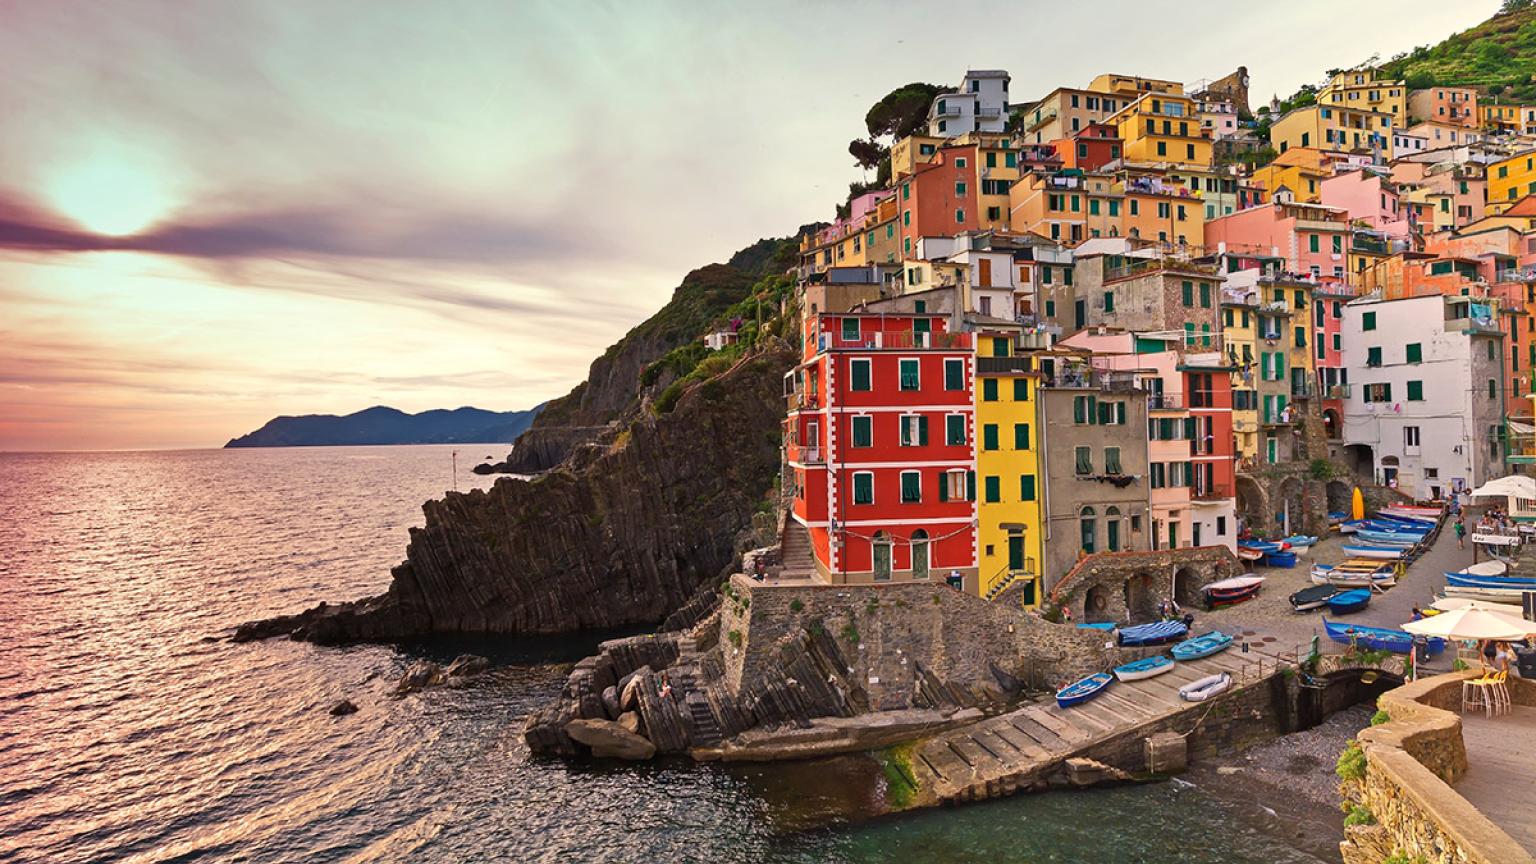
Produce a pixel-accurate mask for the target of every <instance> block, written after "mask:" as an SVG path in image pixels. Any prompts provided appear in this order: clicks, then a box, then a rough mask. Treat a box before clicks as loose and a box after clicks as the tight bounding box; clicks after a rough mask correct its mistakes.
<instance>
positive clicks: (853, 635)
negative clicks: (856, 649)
mask: <svg viewBox="0 0 1536 864" xmlns="http://www.w3.org/2000/svg"><path fill="white" fill-rule="evenodd" d="M842 637H843V641H845V642H852V643H853V644H855V645H857V644H859V628H858V627H856V626H854V623H853V622H852V621H849V622H848V623H847V624H844V625H843V632H842Z"/></svg>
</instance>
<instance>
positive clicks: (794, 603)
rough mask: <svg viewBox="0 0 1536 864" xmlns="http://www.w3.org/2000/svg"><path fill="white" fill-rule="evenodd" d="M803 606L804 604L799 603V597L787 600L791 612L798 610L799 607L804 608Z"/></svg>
mask: <svg viewBox="0 0 1536 864" xmlns="http://www.w3.org/2000/svg"><path fill="white" fill-rule="evenodd" d="M804 608H805V604H804V603H801V602H800V600H799V598H796V599H794V600H791V601H789V611H791V612H799V611H800V610H801V609H804Z"/></svg>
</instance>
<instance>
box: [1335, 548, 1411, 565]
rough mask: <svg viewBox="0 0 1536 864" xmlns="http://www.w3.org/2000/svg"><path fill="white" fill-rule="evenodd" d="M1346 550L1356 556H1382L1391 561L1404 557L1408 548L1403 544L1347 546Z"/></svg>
mask: <svg viewBox="0 0 1536 864" xmlns="http://www.w3.org/2000/svg"><path fill="white" fill-rule="evenodd" d="M1344 551H1345V552H1346V553H1348V554H1350V555H1352V556H1354V557H1356V558H1381V559H1383V560H1387V561H1391V560H1394V559H1397V558H1401V557H1403V555H1404V554H1406V553H1407V552H1408V549H1407V548H1406V547H1401V546H1345V547H1344Z"/></svg>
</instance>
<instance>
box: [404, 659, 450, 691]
mask: <svg viewBox="0 0 1536 864" xmlns="http://www.w3.org/2000/svg"><path fill="white" fill-rule="evenodd" d="M443 678H444V676H443V667H441V666H439V665H437V664H436V663H433V662H432V661H431V660H417V661H416V662H415V663H412V664H411V665H409V666H407V667H405V674H404V675H401V676H400V681H399V683H397V684H395V692H396V693H401V694H404V693H414V692H416V691H417V690H420V689H422V688H423V687H431V686H433V685H435V684H441V683H443Z"/></svg>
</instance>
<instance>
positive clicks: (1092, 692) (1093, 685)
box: [1056, 672, 1115, 708]
mask: <svg viewBox="0 0 1536 864" xmlns="http://www.w3.org/2000/svg"><path fill="white" fill-rule="evenodd" d="M1114 680H1115V676H1113V675H1111V674H1109V673H1108V672H1095V673H1094V674H1092V675H1089V676H1088V677H1087V678H1082V679H1079V680H1077V681H1073V682H1072V683H1071V684H1068V685H1067V686H1065V687H1063V688H1061V689H1060V690H1057V691H1056V704H1057V705H1060V706H1061V707H1063V708H1070V707H1072V706H1073V705H1081V704H1083V703H1084V702H1087V701H1088V700H1089V699H1092V698H1093V697H1095V696H1097V695H1099V694H1100V693H1103V692H1104V688H1106V687H1108V686H1109V685H1110V682H1112V681H1114Z"/></svg>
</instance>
